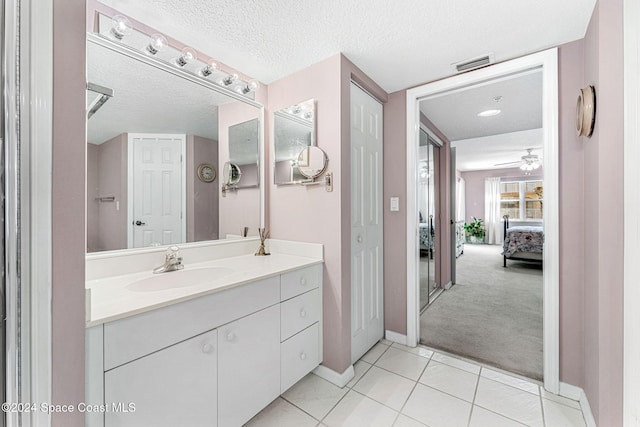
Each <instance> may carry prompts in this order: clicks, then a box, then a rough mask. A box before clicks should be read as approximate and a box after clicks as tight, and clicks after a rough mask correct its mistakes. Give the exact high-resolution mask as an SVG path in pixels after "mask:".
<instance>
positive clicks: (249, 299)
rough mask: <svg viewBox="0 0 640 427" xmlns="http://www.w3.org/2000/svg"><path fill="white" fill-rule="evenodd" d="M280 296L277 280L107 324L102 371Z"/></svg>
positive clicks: (233, 289) (226, 321) (252, 284)
mask: <svg viewBox="0 0 640 427" xmlns="http://www.w3.org/2000/svg"><path fill="white" fill-rule="evenodd" d="M167 274H170V273H167ZM279 294H280V278H279V277H277V276H276V277H271V278H268V279H264V280H259V281H257V282H253V283H249V284H246V285H242V286H238V287H235V288H232V289H228V290H225V291H220V292H217V293H214V294H210V295H205V296H202V297H199V298H195V299H193V300H189V301H185V302H181V303H178V304H174V305H170V306H168V307H164V308H159V309H157V310H151V311H148V312H146V313H142V314H139V315H137V316H132V317H128V318H126V319H122V320H117V321H114V322H109V323H106V324H105V325H104V370H105V371H108V370H109V369H112V368H115V367H116V366H120V365H122V364H124V363H127V362H130V361H132V360H135V359H137V358H140V357H142V356H145V355H147V354H149V353H152V352H154V351H157V350H160V349H162V348H165V347H168V346H170V345H172V344H175V343H177V342H180V341H183V340H186V339H187V338H191V337H193V336H196V335H198V334H201V333H203V332H206V331H209V330H211V329H214V328H217V327H218V326H220V325H224V324H225V323H229V322H231V321H234V320H236V319H239V318H241V317H244V316H247V315H249V314H251V313H255V312H257V311H259V310H262V309H264V308H266V307H269V306H272V305H274V304H277V303H278V302H279V301H280V295H279Z"/></svg>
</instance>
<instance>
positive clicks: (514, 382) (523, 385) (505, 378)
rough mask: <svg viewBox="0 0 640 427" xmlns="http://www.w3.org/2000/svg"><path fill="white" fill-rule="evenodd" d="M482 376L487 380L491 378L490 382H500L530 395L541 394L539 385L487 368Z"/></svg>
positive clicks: (483, 369)
mask: <svg viewBox="0 0 640 427" xmlns="http://www.w3.org/2000/svg"><path fill="white" fill-rule="evenodd" d="M480 375H482V376H483V377H485V378H489V379H490V380H494V381H498V382H499V383H502V384H506V385H510V386H511V387H515V388H519V389H520V390H524V391H528V392H529V393H533V394H538V395H539V394H540V386H538V384H536V383H533V382H530V381H527V380H523V379H521V378H517V377H514V376H511V375H507V374H503V373H502V372H498V371H494V370H492V369H487V368H482V372H481V373H480Z"/></svg>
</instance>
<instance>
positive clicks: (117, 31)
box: [111, 15, 133, 40]
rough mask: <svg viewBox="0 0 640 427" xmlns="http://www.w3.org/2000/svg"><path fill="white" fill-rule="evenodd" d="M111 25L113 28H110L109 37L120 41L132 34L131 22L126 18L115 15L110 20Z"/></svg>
mask: <svg viewBox="0 0 640 427" xmlns="http://www.w3.org/2000/svg"><path fill="white" fill-rule="evenodd" d="M111 23H112V24H113V27H111V35H112V36H113V37H115V38H116V39H117V40H122V39H123V38H124V37H125V36H128V35H129V34H131V33H132V32H133V27H132V26H131V22H130V21H129V20H128V19H127V17H126V16H122V15H115V16H114V17H113V18H111Z"/></svg>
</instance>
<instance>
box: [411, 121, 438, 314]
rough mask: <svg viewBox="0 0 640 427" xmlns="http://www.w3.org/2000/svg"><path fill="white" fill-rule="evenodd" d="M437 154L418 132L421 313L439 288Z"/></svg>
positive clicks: (436, 148) (423, 135) (434, 148)
mask: <svg viewBox="0 0 640 427" xmlns="http://www.w3.org/2000/svg"><path fill="white" fill-rule="evenodd" d="M439 151H440V148H439V146H438V145H436V142H435V141H434V140H433V138H431V136H429V134H428V133H427V132H425V131H424V130H423V129H421V130H420V146H419V148H418V165H417V170H418V218H419V222H420V224H419V230H418V233H419V236H418V237H419V238H418V242H419V243H418V244H419V252H420V263H419V271H420V310H421V311H422V310H424V309H426V307H427V306H428V305H429V303H430V302H431V300H432V298H433V297H434V295H435V291H436V290H437V289H438V285H437V278H438V275H439V274H438V272H437V263H438V259H439V257H440V254H439V253H437V249H438V247H439V245H438V244H437V237H438V235H439V230H438V227H437V224H438V215H437V212H438V210H437V209H438V204H439V203H438V199H439V198H438V194H437V192H438V171H439V161H438V160H439V159H438V156H439Z"/></svg>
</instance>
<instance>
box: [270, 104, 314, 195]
mask: <svg viewBox="0 0 640 427" xmlns="http://www.w3.org/2000/svg"><path fill="white" fill-rule="evenodd" d="M315 121H316V114H315V100H313V99H310V100H308V101H304V102H300V103H298V104H295V105H292V106H290V107H287V108H283V109H281V110H278V111H276V112H275V113H274V115H273V133H274V144H275V164H274V173H273V175H274V181H275V183H276V184H278V185H283V184H296V183H301V182H307V181H309V180H310V179H309V177H308V176H305V175H304V174H303V173H301V171H300V165H299V164H298V159H299V158H300V156H301V153H303V152H306V151H305V150H306V149H307V148H308V147H311V146H315V145H316V127H315Z"/></svg>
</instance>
